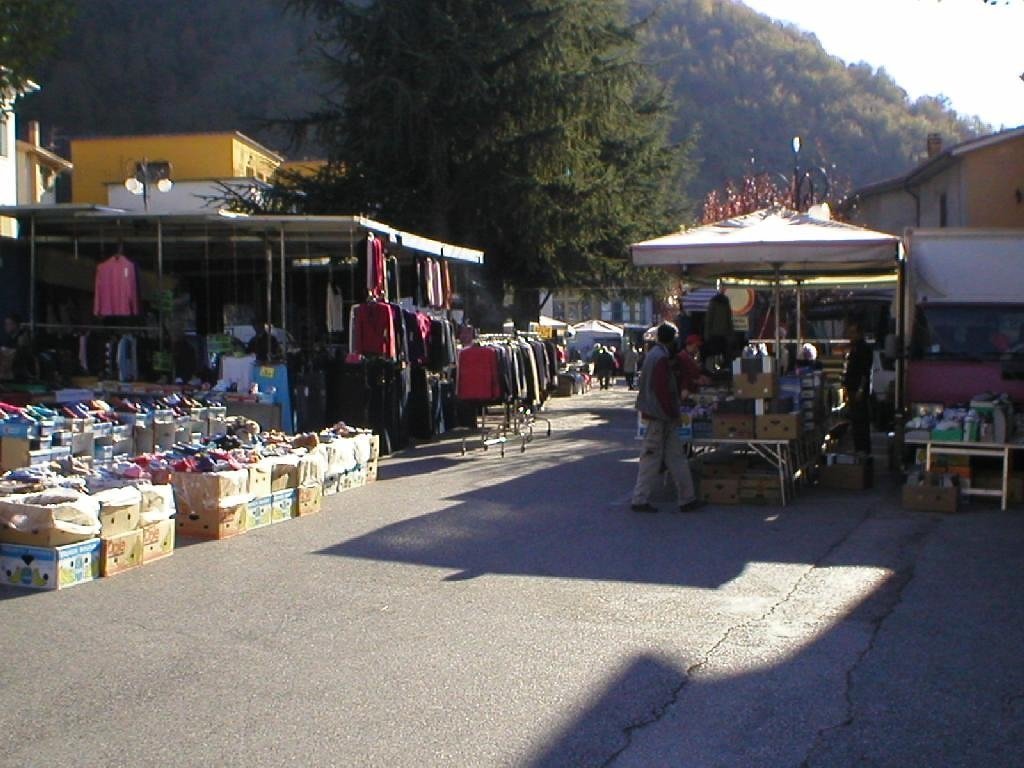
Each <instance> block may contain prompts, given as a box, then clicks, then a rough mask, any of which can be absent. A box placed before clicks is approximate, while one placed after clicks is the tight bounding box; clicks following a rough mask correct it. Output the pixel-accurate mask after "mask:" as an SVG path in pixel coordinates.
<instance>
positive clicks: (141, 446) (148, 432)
mask: <svg viewBox="0 0 1024 768" xmlns="http://www.w3.org/2000/svg"><path fill="white" fill-rule="evenodd" d="M132 438H133V439H134V441H135V451H136V453H140V454H142V453H152V452H153V450H154V448H155V447H156V443H155V442H154V440H155V435H154V432H153V426H152V425H149V426H140V425H138V424H136V425H135V426H134V427H133V429H132Z"/></svg>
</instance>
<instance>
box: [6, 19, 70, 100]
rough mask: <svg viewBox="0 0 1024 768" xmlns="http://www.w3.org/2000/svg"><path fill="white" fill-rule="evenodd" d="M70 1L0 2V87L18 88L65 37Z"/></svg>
mask: <svg viewBox="0 0 1024 768" xmlns="http://www.w3.org/2000/svg"><path fill="white" fill-rule="evenodd" d="M70 19H71V4H70V1H69V0H49V2H46V3H40V2H38V1H37V0H3V2H0V88H2V89H3V90H4V91H6V90H8V89H11V88H13V89H15V90H17V89H20V88H21V87H23V86H24V84H25V82H26V81H27V80H29V79H30V78H32V77H39V73H38V72H37V71H36V70H37V69H38V68H39V67H40V65H41V64H42V63H43V62H45V61H46V59H47V58H48V57H50V56H52V55H53V53H54V52H55V51H56V50H57V46H58V45H59V44H60V41H61V39H62V38H63V37H64V35H66V34H67V31H68V24H69V22H70Z"/></svg>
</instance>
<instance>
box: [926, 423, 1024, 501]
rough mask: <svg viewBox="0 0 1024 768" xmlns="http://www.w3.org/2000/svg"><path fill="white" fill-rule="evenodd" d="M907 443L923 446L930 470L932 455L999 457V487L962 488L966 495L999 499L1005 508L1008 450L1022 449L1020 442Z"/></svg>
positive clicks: (1008, 462) (1008, 461)
mask: <svg viewBox="0 0 1024 768" xmlns="http://www.w3.org/2000/svg"><path fill="white" fill-rule="evenodd" d="M906 444H907V445H917V446H924V447H925V460H924V467H925V469H926V470H930V469H931V466H932V456H982V457H985V458H989V459H999V460H1000V461H1001V463H1002V483H1001V485H1000V487H999V488H967V489H966V490H963V491H962V493H964V494H965V495H967V496H989V497H994V498H998V499H999V505H1000V509H1002V510H1004V511H1005V510H1006V502H1007V500H1008V498H1009V486H1010V464H1011V462H1010V452H1011V451H1024V444H1021V443H956V442H938V441H931V440H907V441H906Z"/></svg>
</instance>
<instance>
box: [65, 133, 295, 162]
mask: <svg viewBox="0 0 1024 768" xmlns="http://www.w3.org/2000/svg"><path fill="white" fill-rule="evenodd" d="M189 136H230V137H232V138H234V139H237V140H238V141H241V142H243V143H245V144H248V145H249V146H250V147H252V148H253V149H256V150H258V151H260V152H263V153H264V154H266V155H269V156H270V157H272V158H274V159H275V160H277V161H278V162H279V163H283V162H284V155H281V154H280V153H278V152H275V151H274V150H272V149H270V148H269V147H266V146H264V145H263V144H260V143H259V142H258V141H256V140H255V139H252V138H250V137H248V136H246V135H245V134H244V133H242V132H241V131H182V132H180V133H144V134H123V135H109V134H108V135H102V136H76V137H74V138H73V139H71V141H72V142H77V141H112V140H119V139H123V140H139V139H182V138H187V137H189Z"/></svg>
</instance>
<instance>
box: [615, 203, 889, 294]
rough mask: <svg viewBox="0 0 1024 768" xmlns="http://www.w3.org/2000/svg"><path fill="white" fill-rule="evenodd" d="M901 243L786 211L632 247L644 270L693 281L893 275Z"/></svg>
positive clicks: (740, 218)
mask: <svg viewBox="0 0 1024 768" xmlns="http://www.w3.org/2000/svg"><path fill="white" fill-rule="evenodd" d="M899 242H900V241H899V238H897V237H895V236H893V235H888V234H885V233H883V232H874V231H872V230H870V229H863V228H862V227H856V226H853V225H852V224H843V223H842V222H838V221H830V220H827V219H823V218H818V217H815V216H812V215H810V214H807V213H798V212H796V211H789V210H786V209H770V210H762V211H756V212H755V213H749V214H747V215H745V216H738V217H736V218H734V219H726V220H725V221H719V222H717V223H715V224H707V225H704V226H702V227H694V228H693V229H689V230H686V231H684V232H677V233H675V234H672V235H665V236H664V237H659V238H656V239H654V240H646V241H644V242H642V243H635V244H634V245H632V246H631V247H630V251H631V252H632V256H633V263H634V264H636V265H637V266H640V267H678V268H680V269H681V271H682V272H683V273H684V274H685V275H686V276H688V277H691V278H693V279H695V280H701V279H708V280H710V279H715V278H741V279H742V278H746V279H750V278H759V277H761V278H764V277H770V278H774V279H780V278H799V277H822V276H830V275H868V274H885V273H889V274H895V272H896V268H897V256H898V252H899V251H898V249H899Z"/></svg>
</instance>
